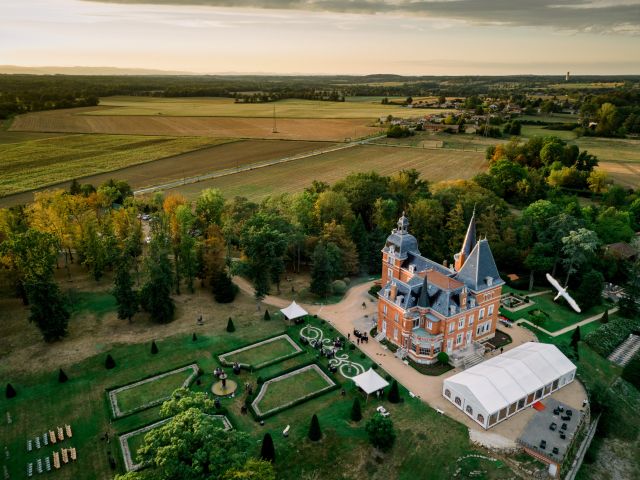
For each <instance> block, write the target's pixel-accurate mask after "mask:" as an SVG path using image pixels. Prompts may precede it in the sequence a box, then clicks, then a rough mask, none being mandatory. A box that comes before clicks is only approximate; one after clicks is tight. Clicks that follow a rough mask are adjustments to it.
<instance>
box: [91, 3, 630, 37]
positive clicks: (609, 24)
mask: <svg viewBox="0 0 640 480" xmlns="http://www.w3.org/2000/svg"><path fill="white" fill-rule="evenodd" d="M85 1H91V2H100V3H120V4H148V5H192V6H193V5H199V6H211V7H236V8H237V7H240V8H242V7H244V8H257V9H279V10H303V11H317V12H334V13H356V14H369V15H374V14H396V15H406V16H419V17H429V18H435V19H452V20H462V21H465V22H468V23H470V24H474V25H499V26H525V27H551V28H554V29H559V30H565V31H571V32H590V33H619V34H632V35H640V0H85Z"/></svg>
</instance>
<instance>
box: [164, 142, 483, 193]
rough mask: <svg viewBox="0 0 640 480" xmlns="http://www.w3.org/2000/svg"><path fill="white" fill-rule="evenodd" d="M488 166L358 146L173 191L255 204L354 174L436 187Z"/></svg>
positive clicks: (444, 153)
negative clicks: (409, 175) (405, 178)
mask: <svg viewBox="0 0 640 480" xmlns="http://www.w3.org/2000/svg"><path fill="white" fill-rule="evenodd" d="M223 147H224V146H223ZM223 147H219V148H223ZM487 165H488V164H487V161H486V160H485V159H484V153H482V152H466V151H465V152H461V151H455V150H447V149H438V150H430V149H419V148H398V147H381V146H368V145H359V146H356V147H352V148H348V149H345V150H340V151H337V152H332V153H327V154H324V155H318V156H315V157H309V158H304V159H301V160H294V161H291V162H287V163H283V164H279V165H273V166H269V167H264V168H258V169H255V170H251V171H248V172H242V173H241V174H234V175H228V176H226V177H220V178H214V179H211V180H207V181H204V182H199V183H194V184H190V185H181V186H179V187H176V188H175V189H173V190H175V191H178V192H180V193H182V194H183V195H185V196H187V197H189V198H195V197H197V196H198V195H199V193H200V192H201V191H202V190H203V189H205V188H212V187H214V188H219V189H221V190H222V191H223V193H224V194H225V196H226V197H227V198H233V197H234V196H236V195H242V196H245V197H247V198H249V199H251V200H259V199H261V198H264V197H266V196H267V195H273V194H279V193H284V192H290V193H291V192H297V191H300V190H303V189H304V188H305V187H307V186H308V185H309V184H310V183H311V181H312V180H322V181H325V182H329V183H333V182H335V181H337V180H340V179H341V178H344V177H345V176H347V175H348V174H349V173H352V172H366V171H370V170H375V171H377V172H378V173H379V174H381V175H389V174H392V173H394V172H397V171H399V170H403V169H408V168H415V169H416V170H418V171H419V172H421V173H422V175H423V177H424V178H425V179H427V180H430V181H433V182H438V181H440V180H451V179H459V178H460V179H468V178H471V177H473V176H474V175H475V174H477V173H480V172H483V171H485V170H486V168H487Z"/></svg>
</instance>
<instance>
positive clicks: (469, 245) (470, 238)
mask: <svg viewBox="0 0 640 480" xmlns="http://www.w3.org/2000/svg"><path fill="white" fill-rule="evenodd" d="M475 244H476V209H475V208H474V209H473V215H471V220H470V221H469V227H468V228H467V234H466V235H465V236H464V242H463V243H462V250H460V253H463V254H464V258H469V254H471V251H472V250H473V246H474V245H475Z"/></svg>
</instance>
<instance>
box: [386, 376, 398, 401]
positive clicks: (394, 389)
mask: <svg viewBox="0 0 640 480" xmlns="http://www.w3.org/2000/svg"><path fill="white" fill-rule="evenodd" d="M389 401H390V402H391V403H400V390H399V389H398V382H397V381H396V380H394V381H393V383H392V384H391V389H390V390H389Z"/></svg>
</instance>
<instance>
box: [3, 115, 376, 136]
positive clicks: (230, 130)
mask: <svg viewBox="0 0 640 480" xmlns="http://www.w3.org/2000/svg"><path fill="white" fill-rule="evenodd" d="M270 108H272V109H273V107H270ZM97 110H100V107H98V109H96V108H74V109H68V110H54V111H48V112H36V113H28V114H26V115H20V116H19V117H17V118H16V119H15V120H14V122H13V124H12V125H11V128H10V129H11V131H26V132H62V133H106V134H133V135H170V136H202V137H215V138H260V139H272V140H278V139H284V140H324V141H344V139H345V138H351V137H354V136H357V137H364V136H368V135H372V134H374V133H377V132H379V131H380V130H381V129H380V128H377V127H371V126H368V125H369V123H371V120H370V119H369V120H367V119H361V118H360V119H359V118H342V119H330V118H327V119H322V120H317V119H309V118H278V120H277V130H278V131H277V133H273V119H272V118H245V117H234V116H228V117H193V116H174V117H171V116H158V115H156V116H148V115H147V116H144V115H139V116H135V115H131V116H124V115H87V114H86V113H92V112H95V111H97Z"/></svg>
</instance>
